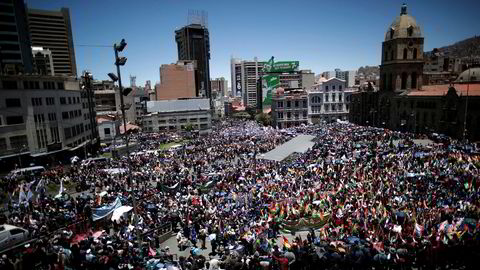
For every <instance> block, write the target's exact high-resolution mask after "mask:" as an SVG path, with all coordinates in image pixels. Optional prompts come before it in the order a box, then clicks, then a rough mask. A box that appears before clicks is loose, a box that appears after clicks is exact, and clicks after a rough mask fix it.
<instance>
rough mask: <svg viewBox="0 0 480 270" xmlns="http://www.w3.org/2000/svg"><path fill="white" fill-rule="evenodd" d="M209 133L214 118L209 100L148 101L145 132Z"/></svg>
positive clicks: (144, 119) (144, 121) (144, 122)
mask: <svg viewBox="0 0 480 270" xmlns="http://www.w3.org/2000/svg"><path fill="white" fill-rule="evenodd" d="M189 129H190V130H191V131H194V132H198V133H199V134H205V133H209V132H210V131H211V129H212V117H211V111H210V100H209V99H198V98H197V99H183V100H161V101H148V102H147V114H146V115H144V117H143V130H144V131H147V132H186V131H188V130H189Z"/></svg>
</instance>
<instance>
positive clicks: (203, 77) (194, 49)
mask: <svg viewBox="0 0 480 270" xmlns="http://www.w3.org/2000/svg"><path fill="white" fill-rule="evenodd" d="M175 41H176V42H177V48H178V60H195V61H196V62H197V70H196V78H195V87H196V93H197V96H205V97H207V98H210V97H211V87H210V63H209V62H210V38H209V33H208V29H207V28H206V27H205V26H204V25H202V24H190V25H187V26H185V27H183V28H181V29H180V30H176V31H175Z"/></svg>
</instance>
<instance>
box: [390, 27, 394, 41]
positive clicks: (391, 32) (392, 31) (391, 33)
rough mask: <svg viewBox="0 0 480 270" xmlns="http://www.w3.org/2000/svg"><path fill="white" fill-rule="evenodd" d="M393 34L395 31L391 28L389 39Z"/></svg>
mask: <svg viewBox="0 0 480 270" xmlns="http://www.w3.org/2000/svg"><path fill="white" fill-rule="evenodd" d="M394 34H395V30H394V29H393V28H390V39H392V38H393V35H394Z"/></svg>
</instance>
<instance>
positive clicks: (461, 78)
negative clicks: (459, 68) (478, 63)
mask: <svg viewBox="0 0 480 270" xmlns="http://www.w3.org/2000/svg"><path fill="white" fill-rule="evenodd" d="M456 82H457V83H471V82H480V67H475V68H470V69H467V70H465V71H464V72H462V73H460V75H458V78H457V80H456Z"/></svg>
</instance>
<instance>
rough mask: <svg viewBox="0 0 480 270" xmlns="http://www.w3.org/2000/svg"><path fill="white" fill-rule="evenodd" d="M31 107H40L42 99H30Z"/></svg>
mask: <svg viewBox="0 0 480 270" xmlns="http://www.w3.org/2000/svg"><path fill="white" fill-rule="evenodd" d="M32 106H34V107H36V106H42V98H41V97H39V98H32Z"/></svg>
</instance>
